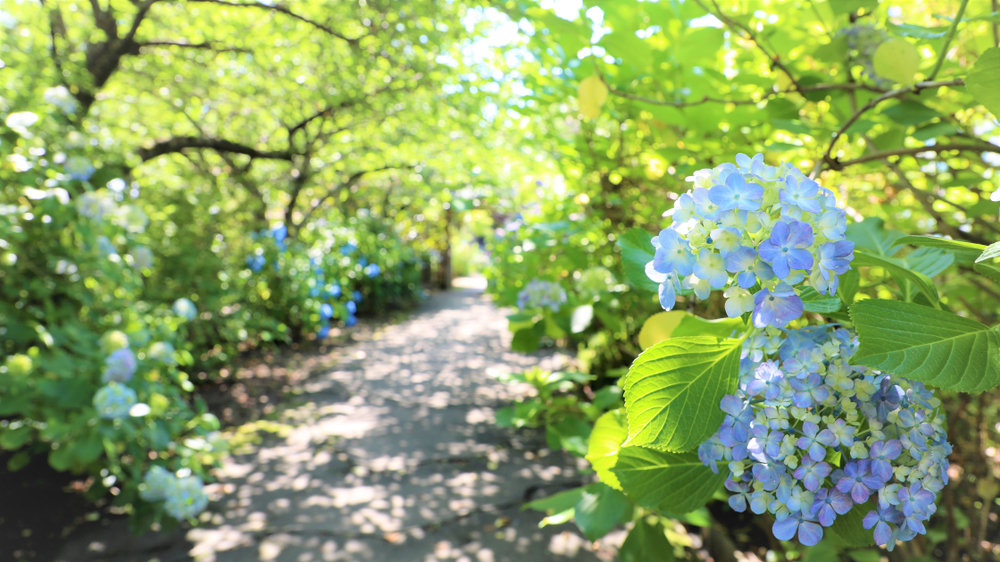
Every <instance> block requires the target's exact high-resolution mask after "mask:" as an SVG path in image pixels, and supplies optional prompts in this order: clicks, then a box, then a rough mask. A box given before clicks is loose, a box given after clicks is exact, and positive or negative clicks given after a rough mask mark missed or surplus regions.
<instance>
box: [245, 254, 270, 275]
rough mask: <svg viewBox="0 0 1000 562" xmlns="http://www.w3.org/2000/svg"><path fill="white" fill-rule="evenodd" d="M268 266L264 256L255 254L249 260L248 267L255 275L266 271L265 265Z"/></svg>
mask: <svg viewBox="0 0 1000 562" xmlns="http://www.w3.org/2000/svg"><path fill="white" fill-rule="evenodd" d="M266 264H267V260H266V259H265V258H264V256H262V255H259V254H255V255H253V256H250V257H249V258H247V266H249V267H250V271H253V272H254V273H260V270H262V269H264V265H266Z"/></svg>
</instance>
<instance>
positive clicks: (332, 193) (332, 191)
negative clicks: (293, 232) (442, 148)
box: [295, 164, 416, 228]
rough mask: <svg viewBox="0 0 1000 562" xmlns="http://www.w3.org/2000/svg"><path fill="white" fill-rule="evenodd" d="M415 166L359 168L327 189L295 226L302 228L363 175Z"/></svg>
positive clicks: (414, 166)
mask: <svg viewBox="0 0 1000 562" xmlns="http://www.w3.org/2000/svg"><path fill="white" fill-rule="evenodd" d="M413 168H416V165H414V164H406V165H395V164H391V165H387V166H382V167H381V168H374V169H371V170H359V171H357V172H354V173H353V174H351V175H350V176H349V177H348V178H347V180H345V181H344V182H342V183H339V184H337V185H336V186H334V187H333V188H332V189H330V190H329V191H327V193H326V195H324V196H323V197H321V198H320V199H319V201H316V202H315V203H313V205H312V206H311V207H309V210H308V211H306V212H305V214H304V215H302V220H300V221H299V222H298V224H296V225H295V227H296V228H301V227H302V225H304V224H306V223H307V222H309V219H310V218H312V216H313V214H315V213H316V211H318V210H319V209H320V207H322V206H323V205H324V204H325V203H326V202H327V201H329V200H330V199H333V198H334V197H336V196H337V194H338V193H340V192H341V191H343V190H345V189H350V188H351V187H354V186H355V185H357V183H358V182H359V181H361V179H362V178H363V177H365V176H367V175H368V174H374V173H377V172H384V171H387V170H410V169H413Z"/></svg>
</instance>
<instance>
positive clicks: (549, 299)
mask: <svg viewBox="0 0 1000 562" xmlns="http://www.w3.org/2000/svg"><path fill="white" fill-rule="evenodd" d="M564 304H566V291H564V290H563V288H562V287H560V286H559V284H558V283H553V282H551V281H543V280H541V279H534V280H532V281H530V282H529V283H528V284H527V285H525V286H524V288H523V289H521V292H519V293H518V294H517V308H519V309H521V310H526V309H529V308H549V309H551V310H552V311H553V312H555V311H558V310H559V308H561V307H562V305H564Z"/></svg>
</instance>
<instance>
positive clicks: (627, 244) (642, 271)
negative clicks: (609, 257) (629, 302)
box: [618, 228, 657, 291]
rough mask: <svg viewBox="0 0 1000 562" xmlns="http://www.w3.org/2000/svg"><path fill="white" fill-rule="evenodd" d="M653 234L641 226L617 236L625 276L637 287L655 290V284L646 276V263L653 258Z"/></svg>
mask: <svg viewBox="0 0 1000 562" xmlns="http://www.w3.org/2000/svg"><path fill="white" fill-rule="evenodd" d="M652 239H653V236H652V235H650V234H649V233H648V232H646V231H645V230H643V229H641V228H633V229H631V230H629V231H628V232H626V233H625V234H623V235H622V236H621V237H619V238H618V247H619V248H621V251H622V261H623V262H624V264H625V277H626V278H627V279H628V282H629V284H630V285H632V286H633V287H635V288H637V289H645V290H647V291H656V288H657V285H656V283H653V281H652V280H650V278H649V277H647V276H646V264H647V263H649V262H650V261H652V260H653V244H652V242H651V240H652Z"/></svg>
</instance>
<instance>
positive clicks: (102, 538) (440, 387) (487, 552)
mask: <svg viewBox="0 0 1000 562" xmlns="http://www.w3.org/2000/svg"><path fill="white" fill-rule="evenodd" d="M461 281H463V283H461V284H460V287H459V288H456V289H455V290H453V291H449V292H447V293H442V294H438V295H435V296H433V297H431V298H430V299H428V301H427V302H426V303H424V305H423V306H422V307H421V308H420V310H418V311H417V313H416V314H414V315H413V316H412V317H411V318H410V319H408V320H406V321H405V322H402V323H400V324H398V325H395V326H390V327H388V328H387V329H385V330H384V332H383V333H382V334H380V335H376V336H374V337H373V338H371V339H370V340H368V341H362V342H359V343H356V344H353V345H351V346H348V347H346V348H343V349H341V350H340V354H339V357H338V360H337V362H336V364H335V366H334V367H332V368H331V369H327V370H325V371H323V372H320V373H318V374H317V375H315V376H313V377H311V378H310V379H308V381H307V382H306V383H305V385H304V387H303V388H302V393H301V395H300V396H299V397H298V399H297V400H295V401H294V403H293V405H291V406H289V407H288V409H287V410H285V411H284V412H283V413H282V414H281V415H280V416H279V417H278V419H277V420H276V422H275V423H276V425H275V426H274V427H277V428H278V429H276V430H275V433H273V434H269V435H268V437H267V438H265V439H264V441H263V443H260V444H259V445H255V446H253V447H252V448H250V449H249V450H248V451H246V452H243V453H240V454H236V455H234V456H233V457H232V458H230V459H229V460H228V461H227V462H226V463H225V464H224V466H223V467H222V469H221V470H220V472H219V482H218V483H217V484H215V485H213V487H212V490H213V495H214V496H216V497H217V500H216V501H215V502H213V504H212V505H211V506H210V508H209V512H210V513H209V516H206V518H208V519H209V521H208V522H207V523H204V524H203V525H202V526H200V527H198V528H195V529H188V530H181V531H177V532H174V533H159V534H156V533H150V534H147V535H144V536H142V537H138V538H135V537H131V536H129V535H127V534H126V531H124V527H123V526H122V525H121V524H120V523H118V524H112V525H106V526H104V527H101V528H98V529H90V530H88V531H87V532H86V533H84V534H82V535H80V536H75V537H70V539H69V541H68V543H67V544H66V545H65V548H64V549H63V554H62V556H60V557H59V558H58V560H66V561H78V560H122V561H124V560H129V561H131V560H151V559H155V560H161V561H169V560H189V559H192V558H193V559H195V560H206V561H214V560H219V561H222V560H233V561H244V560H281V561H285V560H287V561H313V560H338V561H339V560H343V561H363V560H372V561H380V562H381V561H410V560H413V561H423V560H468V561H483V562H489V561H496V562H499V561H506V560H516V561H519V562H529V561H534V560H538V561H543V560H546V561H548V560H599V559H610V558H611V557H613V554H612V553H611V552H609V551H606V550H602V551H599V552H595V551H594V548H593V546H592V545H591V543H589V542H588V541H587V540H586V539H584V538H583V537H581V536H580V535H579V533H578V531H577V530H576V528H575V527H574V526H573V525H562V526H557V527H546V528H544V529H538V526H537V525H538V521H539V520H540V519H541V517H542V514H540V513H538V512H534V511H523V510H521V505H522V504H523V503H524V501H525V500H527V499H534V498H537V497H542V496H546V495H549V494H551V493H554V492H557V491H560V490H562V489H566V488H569V487H573V486H575V485H578V484H579V483H580V482H581V481H583V480H585V479H586V478H587V477H586V476H581V473H580V472H579V469H580V465H579V463H578V462H577V461H576V460H575V459H572V458H570V457H567V456H565V455H561V454H555V453H552V452H550V451H548V450H547V449H545V447H544V440H543V439H542V438H541V435H539V434H536V433H529V432H524V431H518V432H515V431H511V430H505V429H502V428H498V427H497V426H496V425H495V424H494V421H493V419H494V413H495V411H496V409H497V408H498V407H501V406H503V405H505V404H507V403H509V402H510V401H512V400H514V399H516V398H517V396H518V395H519V394H520V395H523V393H524V392H526V389H524V388H516V387H512V386H510V385H506V384H503V383H499V382H497V381H496V380H495V379H494V378H493V375H494V374H497V373H501V372H512V371H516V370H523V369H526V368H529V367H531V366H533V365H538V364H539V363H541V364H542V366H543V368H544V367H547V368H557V367H558V364H559V363H560V362H561V361H562V360H563V358H560V357H559V356H555V355H546V356H523V355H519V354H514V353H511V352H510V351H509V336H507V334H506V319H505V318H504V316H503V314H502V312H501V311H499V310H497V309H496V308H495V307H494V306H492V304H490V303H489V301H488V300H486V299H485V297H484V296H483V295H482V288H483V287H482V285H481V283H482V282H481V280H461Z"/></svg>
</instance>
